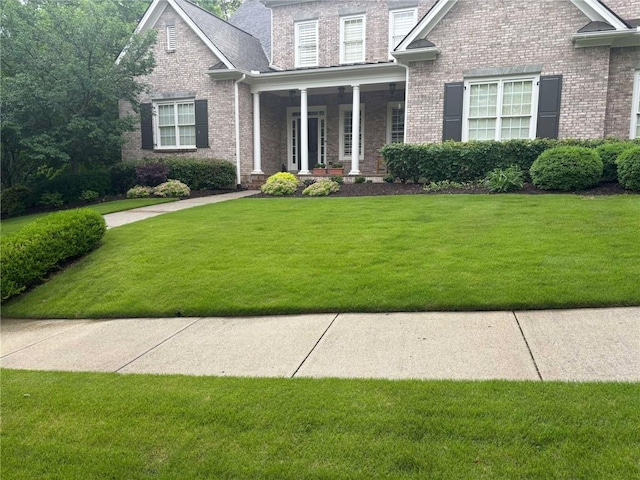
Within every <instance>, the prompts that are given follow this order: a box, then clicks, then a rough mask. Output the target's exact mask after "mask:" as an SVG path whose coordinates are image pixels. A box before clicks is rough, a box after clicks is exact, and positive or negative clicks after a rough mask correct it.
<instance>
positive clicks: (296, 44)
mask: <svg viewBox="0 0 640 480" xmlns="http://www.w3.org/2000/svg"><path fill="white" fill-rule="evenodd" d="M304 25H314V27H315V30H316V58H315V62H313V64H305V65H301V64H300V30H299V29H300V27H301V26H304ZM294 37H295V38H294V49H295V66H296V68H301V67H317V66H318V50H320V43H319V38H318V20H309V21H304V22H296V23H295V27H294Z"/></svg>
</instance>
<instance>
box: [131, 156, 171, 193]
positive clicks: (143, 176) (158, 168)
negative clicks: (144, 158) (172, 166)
mask: <svg viewBox="0 0 640 480" xmlns="http://www.w3.org/2000/svg"><path fill="white" fill-rule="evenodd" d="M168 173H169V167H167V166H166V165H165V164H163V163H159V162H151V163H141V164H139V165H137V166H136V177H137V178H138V183H139V184H140V185H144V186H147V187H155V186H156V185H160V184H161V183H164V182H166V181H167V175H168Z"/></svg>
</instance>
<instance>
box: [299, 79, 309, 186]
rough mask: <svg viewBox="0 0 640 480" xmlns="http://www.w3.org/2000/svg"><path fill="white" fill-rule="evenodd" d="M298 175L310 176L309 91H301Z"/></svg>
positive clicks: (302, 89)
mask: <svg viewBox="0 0 640 480" xmlns="http://www.w3.org/2000/svg"><path fill="white" fill-rule="evenodd" d="M298 173H300V174H302V175H309V174H310V173H311V172H310V171H309V106H308V105H307V89H306V88H301V89H300V170H299V171H298Z"/></svg>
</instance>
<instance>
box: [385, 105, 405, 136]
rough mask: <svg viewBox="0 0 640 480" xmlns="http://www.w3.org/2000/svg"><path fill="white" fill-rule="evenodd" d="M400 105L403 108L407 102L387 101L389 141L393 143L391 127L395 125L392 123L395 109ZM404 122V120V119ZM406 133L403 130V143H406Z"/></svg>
mask: <svg viewBox="0 0 640 480" xmlns="http://www.w3.org/2000/svg"><path fill="white" fill-rule="evenodd" d="M398 105H401V106H402V108H403V109H404V108H405V103H404V102H389V103H387V143H391V127H393V125H392V123H393V109H394V108H396V107H398ZM404 119H405V120H406V111H405V115H404ZM403 123H404V121H403ZM404 135H405V132H404V131H403V132H402V143H404V141H405V139H404Z"/></svg>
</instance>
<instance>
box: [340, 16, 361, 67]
mask: <svg viewBox="0 0 640 480" xmlns="http://www.w3.org/2000/svg"><path fill="white" fill-rule="evenodd" d="M360 18H361V19H362V58H361V59H359V60H357V61H355V62H347V61H346V60H345V56H346V51H345V48H344V25H345V22H346V21H347V20H355V19H360ZM366 58H367V16H366V15H365V14H362V15H349V16H347V17H340V63H341V64H351V63H363V62H365V61H366Z"/></svg>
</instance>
